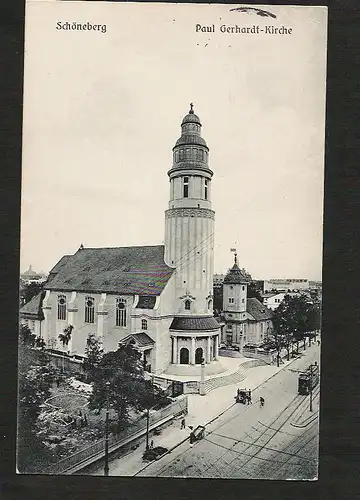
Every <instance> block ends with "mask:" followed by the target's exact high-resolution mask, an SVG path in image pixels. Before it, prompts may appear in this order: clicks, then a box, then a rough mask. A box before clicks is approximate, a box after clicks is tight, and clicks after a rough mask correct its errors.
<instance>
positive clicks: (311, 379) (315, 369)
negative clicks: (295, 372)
mask: <svg viewBox="0 0 360 500" xmlns="http://www.w3.org/2000/svg"><path fill="white" fill-rule="evenodd" d="M319 378H320V372H319V365H318V364H317V363H316V362H315V363H314V364H313V365H310V366H309V368H307V370H306V371H304V372H302V373H300V374H299V380H298V382H299V385H298V393H299V394H301V395H304V396H306V395H308V394H309V393H310V391H311V390H312V389H314V387H316V386H317V385H318V383H319Z"/></svg>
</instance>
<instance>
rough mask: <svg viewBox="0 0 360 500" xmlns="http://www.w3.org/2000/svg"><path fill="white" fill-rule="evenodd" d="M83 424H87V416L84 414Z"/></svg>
mask: <svg viewBox="0 0 360 500" xmlns="http://www.w3.org/2000/svg"><path fill="white" fill-rule="evenodd" d="M84 424H85V425H87V424H88V421H87V416H86V415H85V414H84Z"/></svg>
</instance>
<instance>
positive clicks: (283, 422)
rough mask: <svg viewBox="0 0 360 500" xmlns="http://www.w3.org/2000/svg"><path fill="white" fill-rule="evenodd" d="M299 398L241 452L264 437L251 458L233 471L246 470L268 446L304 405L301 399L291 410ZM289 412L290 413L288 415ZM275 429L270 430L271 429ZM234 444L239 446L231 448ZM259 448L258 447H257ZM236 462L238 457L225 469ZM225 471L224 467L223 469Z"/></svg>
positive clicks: (294, 399) (243, 451)
mask: <svg viewBox="0 0 360 500" xmlns="http://www.w3.org/2000/svg"><path fill="white" fill-rule="evenodd" d="M299 397H300V398H301V396H299V395H297V396H296V397H295V398H293V399H292V401H291V402H290V403H289V404H288V405H287V406H286V407H285V408H284V410H283V411H282V412H280V413H279V414H278V415H277V416H276V417H275V418H274V419H273V421H272V422H271V424H270V426H269V427H270V429H269V428H266V429H264V431H263V432H260V434H259V435H258V436H257V437H256V438H255V440H254V441H253V442H252V443H251V444H249V445H248V446H247V447H246V448H245V449H244V450H241V452H242V454H244V453H245V452H246V451H248V450H249V449H251V447H253V446H254V445H257V443H258V442H259V441H260V440H261V439H262V438H263V437H265V443H262V444H261V447H259V448H258V447H257V448H258V449H256V450H254V451H255V453H253V454H251V456H250V457H249V458H248V459H246V460H245V462H243V463H241V464H240V465H238V466H237V467H236V468H235V469H234V471H240V470H243V469H244V468H247V469H248V467H247V466H248V465H249V464H250V462H251V460H253V459H254V458H256V457H257V456H258V455H259V454H260V453H261V452H262V451H263V450H264V449H265V448H266V446H267V445H268V443H269V442H270V441H271V440H272V439H274V437H275V436H276V435H277V434H278V433H280V431H281V429H282V428H283V427H284V426H285V425H286V424H287V423H289V420H290V419H291V417H292V416H293V415H294V414H295V412H296V411H297V410H298V408H299V407H300V406H301V405H303V404H304V400H303V398H301V401H300V402H299V403H298V404H297V405H296V406H295V408H293V407H292V406H293V404H294V402H295V401H296V400H297V399H298V398H299ZM289 411H290V413H289ZM277 423H278V424H279V426H278V427H277ZM274 426H275V427H276V428H275V429H271V428H272V427H274ZM269 431H270V433H271V435H270V436H266V433H267V432H269ZM236 444H239V443H235V444H234V445H233V448H234V447H235V446H236ZM258 446H259V445H258ZM225 455H226V453H224V454H223V455H222V458H223V457H224V456H225ZM236 462H239V458H238V457H235V458H234V459H233V460H231V461H230V462H228V463H227V464H226V467H229V466H230V465H231V464H232V463H236ZM224 469H225V467H224Z"/></svg>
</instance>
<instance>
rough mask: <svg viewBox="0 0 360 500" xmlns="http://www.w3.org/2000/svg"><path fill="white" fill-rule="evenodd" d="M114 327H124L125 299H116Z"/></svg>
mask: <svg viewBox="0 0 360 500" xmlns="http://www.w3.org/2000/svg"><path fill="white" fill-rule="evenodd" d="M116 326H126V300H125V299H116Z"/></svg>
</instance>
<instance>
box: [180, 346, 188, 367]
mask: <svg viewBox="0 0 360 500" xmlns="http://www.w3.org/2000/svg"><path fill="white" fill-rule="evenodd" d="M180 364H182V365H188V364H189V349H187V348H186V347H182V348H181V349H180Z"/></svg>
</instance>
